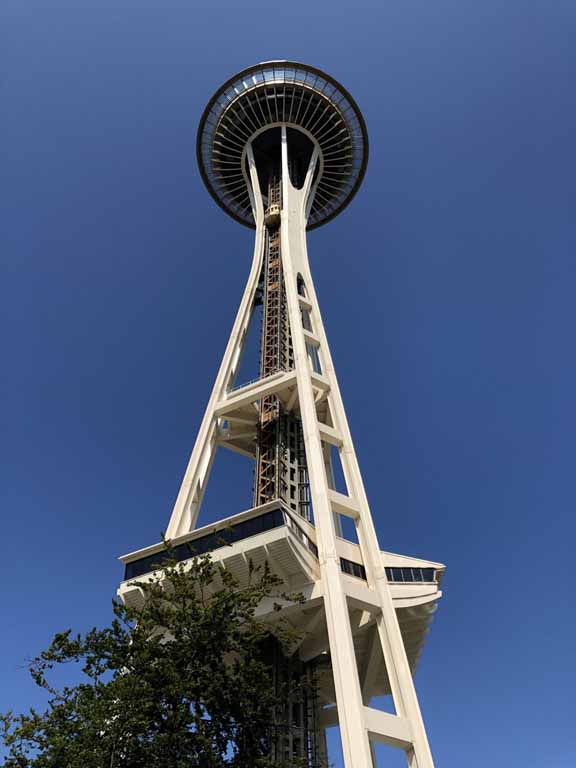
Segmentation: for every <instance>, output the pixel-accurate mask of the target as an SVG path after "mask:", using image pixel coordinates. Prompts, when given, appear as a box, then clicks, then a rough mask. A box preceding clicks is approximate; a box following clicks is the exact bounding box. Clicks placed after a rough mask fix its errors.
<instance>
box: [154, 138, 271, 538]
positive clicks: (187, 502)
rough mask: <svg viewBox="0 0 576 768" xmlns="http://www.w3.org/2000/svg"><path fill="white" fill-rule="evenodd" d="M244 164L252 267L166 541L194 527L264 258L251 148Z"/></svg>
mask: <svg viewBox="0 0 576 768" xmlns="http://www.w3.org/2000/svg"><path fill="white" fill-rule="evenodd" d="M247 155H248V163H249V168H250V179H251V182H252V187H253V190H254V194H253V196H252V204H253V206H254V218H255V220H256V242H255V244H254V256H253V258H252V267H251V269H250V275H249V277H248V282H247V283H246V288H245V290H244V295H243V296H242V300H241V302H240V307H239V309H238V313H237V315H236V320H235V321H234V326H233V327H232V333H231V334H230V339H229V340H228V344H227V346H226V351H225V352H224V357H223V358H222V363H221V364H220V370H219V371H218V375H217V376H216V381H215V383H214V387H213V389H212V394H211V395H210V400H209V401H208V405H207V407H206V411H205V413H204V418H203V419H202V424H201V425H200V429H199V431H198V436H197V438H196V443H195V444H194V448H193V450H192V454H191V456H190V461H189V462H188V467H187V468H186V472H185V474H184V479H183V480H182V484H181V486H180V491H179V493H178V497H177V499H176V503H175V505H174V509H173V511H172V516H171V517H170V522H169V524H168V528H167V530H166V537H167V538H168V539H173V538H176V537H177V536H181V535H182V534H185V533H188V532H189V531H191V530H193V529H194V528H195V527H196V521H197V519H198V514H199V511H200V505H201V502H202V497H203V494H204V489H205V488H206V484H207V482H208V477H209V474H210V469H211V467H212V462H213V460H214V454H215V451H216V448H217V442H216V435H215V431H216V417H215V408H216V405H217V404H218V403H219V402H220V401H221V400H222V399H223V398H224V396H225V394H226V391H227V389H228V388H229V387H230V385H231V383H232V382H233V381H234V377H235V375H236V373H237V372H238V367H239V364H240V360H241V357H242V348H243V346H244V342H245V340H246V333H247V331H248V326H249V324H250V319H251V316H252V307H253V304H254V296H255V293H256V288H257V287H258V280H259V278H260V271H261V269H262V259H263V255H264V233H265V232H264V209H263V205H262V195H261V194H260V187H259V183H258V174H257V172H256V164H255V162H254V156H253V154H252V149H251V147H250V146H249V147H248V152H247Z"/></svg>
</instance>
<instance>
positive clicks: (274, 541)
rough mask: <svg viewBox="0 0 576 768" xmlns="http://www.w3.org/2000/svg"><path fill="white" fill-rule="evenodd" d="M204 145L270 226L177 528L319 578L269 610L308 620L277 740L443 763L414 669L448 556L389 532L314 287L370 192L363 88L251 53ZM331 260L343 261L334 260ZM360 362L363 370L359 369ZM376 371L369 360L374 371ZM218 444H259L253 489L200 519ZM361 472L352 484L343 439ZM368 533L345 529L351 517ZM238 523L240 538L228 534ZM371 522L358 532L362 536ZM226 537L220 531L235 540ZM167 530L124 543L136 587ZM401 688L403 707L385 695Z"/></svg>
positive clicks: (259, 246)
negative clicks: (357, 90)
mask: <svg viewBox="0 0 576 768" xmlns="http://www.w3.org/2000/svg"><path fill="white" fill-rule="evenodd" d="M197 155H198V162H199V166H200V171H201V174H202V177H203V179H204V181H205V183H206V185H207V187H208V189H209V191H210V193H211V194H212V196H213V197H214V198H215V200H216V201H217V202H218V204H219V205H220V206H221V207H222V208H223V209H224V210H225V211H226V212H227V213H228V214H229V215H230V216H232V217H233V218H234V219H236V220H237V221H239V222H241V223H242V224H245V225H247V226H251V227H253V228H254V229H255V245H254V257H253V260H252V267H251V270H250V274H249V276H248V281H247V284H246V288H245V291H244V295H243V297H242V300H241V303H240V307H239V310H238V314H237V316H236V320H235V322H234V326H233V328H232V332H231V335H230V339H229V341H228V344H227V347H226V351H225V353H224V358H223V360H222V364H221V366H220V370H219V372H218V375H217V377H216V382H215V384H214V388H213V391H212V395H211V397H210V400H209V402H208V406H207V408H206V412H205V414H204V418H203V420H202V424H201V427H200V430H199V433H198V436H197V439H196V443H195V446H194V449H193V451H192V455H191V457H190V461H189V464H188V468H187V470H186V473H185V476H184V479H183V482H182V485H181V488H180V492H179V494H178V498H177V500H176V503H175V506H174V510H173V512H172V516H171V519H170V523H169V526H168V530H167V537H168V538H169V539H171V540H172V544H173V547H174V548H173V550H172V552H173V553H175V554H176V556H177V558H178V559H181V560H185V559H186V558H187V557H189V552H190V550H189V546H188V545H189V544H192V545H193V546H194V548H195V551H197V552H199V553H200V552H212V556H213V557H214V558H215V559H217V560H218V561H219V562H220V563H221V564H222V566H223V567H225V568H227V569H229V570H230V571H231V572H232V573H233V574H234V575H235V576H236V577H237V578H238V579H239V580H240V581H242V580H243V579H248V578H250V573H251V570H250V562H252V563H254V564H256V565H257V564H263V563H264V562H267V563H268V564H269V566H270V567H271V568H272V570H273V571H274V572H275V573H276V574H277V575H278V576H279V577H280V578H281V579H282V581H283V583H284V585H285V587H286V589H287V590H295V591H298V592H300V593H301V594H302V595H303V596H304V602H303V603H301V604H297V605H294V604H290V603H286V604H285V605H284V606H283V607H282V610H280V611H279V612H278V611H275V610H274V607H273V606H272V605H262V607H261V609H260V612H261V615H262V616H264V617H265V619H266V621H269V622H270V623H271V625H272V626H273V625H274V622H276V621H280V620H281V621H286V622H288V623H290V624H291V625H292V626H293V627H294V628H295V629H296V630H297V632H298V633H300V634H299V636H300V640H299V641H298V643H296V644H295V646H294V648H293V649H292V652H291V653H290V654H286V653H284V651H282V650H281V649H280V647H276V648H275V650H274V658H273V661H272V674H273V675H274V680H275V684H277V685H279V684H280V683H282V684H284V683H285V682H286V680H287V679H290V680H291V679H292V678H297V679H298V680H300V681H302V680H305V679H306V676H307V675H308V674H309V672H310V670H311V669H314V670H315V671H316V673H317V674H318V681H319V682H318V687H317V689H316V690H315V693H314V695H313V696H311V695H310V693H309V689H307V688H306V686H297V690H298V693H296V692H293V693H291V694H290V696H289V697H288V698H287V699H286V706H285V707H284V709H283V711H282V712H279V713H276V721H277V725H276V726H275V727H276V731H275V734H274V735H273V736H272V737H271V742H270V750H271V754H273V755H274V756H277V757H279V758H280V757H281V758H282V759H287V760H300V761H304V762H303V764H304V765H305V766H306V768H320V767H321V766H322V767H323V766H325V765H327V754H326V738H325V734H326V729H327V728H328V727H330V726H334V725H338V726H339V728H340V735H341V741H342V752H343V755H344V762H345V766H346V768H372V767H373V766H374V765H375V757H374V750H373V746H374V744H375V743H376V742H382V743H384V744H387V745H390V746H394V747H398V748H399V749H401V750H403V751H404V752H405V755H406V760H407V764H408V766H409V768H433V760H432V755H431V752H430V748H429V745H428V739H427V735H426V731H425V728H424V723H423V720H422V715H421V712H420V707H419V704H418V699H417V696H416V691H415V688H414V683H413V670H414V668H415V665H416V663H417V660H418V658H419V656H420V653H421V651H422V647H423V642H424V637H425V635H426V633H427V630H428V627H429V624H430V621H431V618H432V615H433V613H434V610H435V607H436V602H437V600H438V599H439V598H440V596H441V591H440V589H439V586H440V579H441V576H442V573H443V570H444V566H443V565H442V564H441V563H433V562H432V561H427V560H422V559H417V558H411V557H407V556H404V555H397V554H394V553H390V552H382V551H381V550H380V547H379V544H378V539H377V536H376V531H375V528H374V522H373V519H372V515H371V512H370V507H369V504H368V499H367V496H366V492H365V489H364V484H363V481H362V475H361V472H360V467H359V464H358V459H357V456H356V452H355V450H354V444H353V442H352V437H351V433H350V429H349V426H348V420H347V416H346V411H345V409H344V405H343V402H342V397H341V395H340V390H339V386H338V380H337V377H336V373H335V368H334V363H333V361H332V357H331V354H330V348H329V345H328V340H327V337H326V332H325V329H324V324H323V321H322V315H321V313H320V307H319V304H318V299H317V296H316V292H315V289H314V283H313V280H312V273H311V270H310V264H309V261H308V253H307V245H306V231H307V229H312V228H313V227H317V226H319V225H320V224H323V223H325V222H326V221H328V220H329V219H331V218H333V217H334V216H336V215H337V214H338V213H339V212H340V211H342V210H343V208H344V207H345V206H346V205H347V204H348V203H349V202H350V200H351V199H352V198H353V196H354V194H355V193H356V191H357V189H358V187H359V185H360V183H361V181H362V178H363V175H364V171H365V168H366V163H367V158H368V137H367V133H366V127H365V125H364V120H363V118H362V115H361V112H360V110H359V108H358V106H357V105H356V103H355V102H354V100H353V99H352V97H351V96H350V94H349V93H348V92H347V91H346V90H345V89H344V88H343V87H342V86H341V85H340V84H339V83H337V82H336V81H335V80H334V79H333V78H331V77H329V76H328V75H326V74H325V73H323V72H320V70H318V69H315V68H313V67H308V66H305V65H302V64H296V63H294V62H285V61H284V62H268V63H265V64H259V65H256V66H254V67H250V68H248V69H246V70H243V71H242V72H240V73H239V74H238V75H236V76H235V77H233V78H231V79H230V80H229V81H227V82H226V83H225V84H224V85H223V86H222V87H221V88H220V89H218V91H217V92H216V93H215V94H214V96H213V97H212V99H211V100H210V102H209V104H208V106H207V108H206V110H205V112H204V114H203V116H202V119H201V121H200V127H199V131H198V140H197ZM328 268H330V267H328ZM257 304H259V305H261V307H262V329H261V359H260V371H259V374H260V375H259V378H258V379H257V380H255V381H252V382H249V383H248V384H245V385H243V386H240V387H237V386H236V378H237V375H238V370H239V366H240V360H241V358H242V351H243V348H244V345H245V343H246V338H247V335H248V329H249V327H250V324H251V321H252V318H253V315H254V307H255V306H256V305H257ZM359 375H360V374H359ZM362 375H364V374H362ZM219 447H224V448H226V449H229V450H232V451H235V452H237V453H239V454H242V455H244V456H247V457H248V458H249V459H250V460H252V461H253V462H254V501H253V507H252V508H251V509H248V510H244V511H238V513H237V514H234V515H233V516H231V517H228V518H226V519H224V520H221V521H219V522H218V523H217V524H211V525H210V526H206V527H204V528H200V529H198V528H197V521H198V516H199V513H200V509H201V506H202V501H203V498H204V493H205V490H206V485H207V483H208V479H209V476H210V470H211V467H212V463H213V459H214V455H215V452H216V450H217V449H218V448H219ZM334 455H335V456H336V459H337V460H338V461H339V462H340V464H341V469H342V474H343V480H344V485H345V488H344V489H342V490H336V482H335V472H334V467H333V457H334ZM346 520H349V521H352V523H353V527H354V536H350V535H349V536H345V535H344V532H343V531H344V527H343V521H344V522H345V521H346ZM222 537H224V539H225V540H226V541H227V543H228V546H226V547H222V544H221V542H222ZM354 539H355V540H354ZM219 542H220V543H219ZM163 547H164V545H163V544H162V543H159V544H155V545H152V546H151V547H147V548H146V549H144V550H140V551H138V552H134V553H131V554H129V555H126V556H125V557H124V558H123V560H124V562H125V563H126V580H125V581H124V582H123V584H122V585H121V587H120V590H119V594H120V596H121V597H122V599H123V600H124V601H125V602H126V603H127V604H131V605H138V601H139V600H140V599H141V596H140V595H139V592H138V587H137V585H135V584H134V582H133V581H131V580H130V579H133V578H134V577H140V576H142V575H145V574H146V573H147V572H148V571H149V570H150V568H151V567H152V565H153V564H154V563H157V562H158V557H161V555H162V550H163ZM386 695H391V697H392V700H393V703H394V710H395V714H391V713H390V712H384V711H381V710H379V709H378V708H377V706H375V705H374V701H375V697H382V696H386Z"/></svg>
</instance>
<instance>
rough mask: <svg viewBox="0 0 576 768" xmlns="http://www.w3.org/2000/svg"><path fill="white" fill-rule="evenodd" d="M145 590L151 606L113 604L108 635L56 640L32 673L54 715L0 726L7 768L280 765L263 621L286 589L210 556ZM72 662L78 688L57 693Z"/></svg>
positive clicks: (172, 569) (152, 581)
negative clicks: (61, 670) (272, 743)
mask: <svg viewBox="0 0 576 768" xmlns="http://www.w3.org/2000/svg"><path fill="white" fill-rule="evenodd" d="M138 583H139V585H140V587H141V589H142V591H143V597H144V602H143V606H142V607H140V608H138V609H134V608H128V607H126V606H124V605H123V604H121V603H119V602H115V603H114V606H113V610H114V617H113V620H112V622H111V624H110V626H109V627H106V628H104V629H92V630H91V631H89V632H88V633H86V634H84V635H81V634H77V635H73V634H72V632H71V631H70V630H68V631H66V632H63V633H61V634H57V635H56V636H55V637H54V638H53V640H52V642H51V644H50V646H49V648H48V649H47V650H45V651H43V652H42V653H41V654H40V655H39V656H38V657H37V658H35V659H34V660H33V661H32V662H31V664H30V672H31V674H32V677H33V678H34V681H35V682H36V684H37V685H39V686H40V687H42V688H44V689H45V690H46V691H47V693H48V697H49V698H48V704H47V708H46V710H45V711H44V712H37V711H34V710H30V712H29V713H28V714H21V715H14V714H13V713H8V714H6V715H3V716H1V718H0V721H1V723H2V726H3V739H4V743H5V747H6V752H7V756H6V757H5V758H4V763H3V765H4V768H120V767H122V768H140V766H141V767H142V768H195V767H196V766H198V768H199V767H200V766H201V767H202V768H272V766H276V767H277V766H279V765H280V764H279V763H274V762H272V761H271V759H270V758H269V757H267V754H268V753H269V738H270V734H271V728H272V726H273V721H274V716H275V715H274V713H275V712H277V711H278V703H279V702H278V691H275V690H274V688H273V685H272V676H271V674H270V668H269V666H268V663H267V661H266V656H265V654H264V653H263V651H262V649H263V647H264V646H265V645H266V641H267V639H269V637H270V630H269V629H268V628H267V626H265V625H264V624H262V623H261V622H260V621H259V620H258V619H257V618H256V615H255V611H256V608H257V607H258V605H259V604H260V603H261V601H262V600H263V599H265V598H271V597H272V598H275V597H277V596H278V595H279V592H278V590H279V587H280V582H279V581H278V579H277V578H276V577H275V576H274V575H272V574H271V573H270V571H269V570H268V569H267V568H263V569H261V570H258V569H252V568H251V578H250V580H249V582H248V584H244V585H240V584H239V583H238V582H237V581H236V580H235V579H234V578H233V577H232V576H231V575H230V573H229V572H227V571H225V570H223V569H221V568H219V567H218V566H216V565H215V564H214V563H213V562H212V561H211V560H210V558H209V556H203V557H196V558H193V560H192V561H189V563H188V565H187V567H186V568H184V566H183V565H182V564H178V565H177V564H171V565H169V566H168V567H165V568H164V571H163V572H162V574H161V576H160V575H158V576H153V577H149V578H148V579H147V580H144V581H139V582H138ZM284 597H286V596H284ZM291 599H297V598H294V597H293V596H291ZM275 635H276V636H277V635H278V630H277V629H275ZM282 640H283V642H286V641H288V640H289V638H287V637H286V636H284V637H282ZM69 662H75V663H76V665H75V669H77V670H78V671H80V670H81V673H82V674H81V679H80V681H78V680H76V681H75V682H74V683H73V684H70V685H66V686H64V687H62V688H56V687H54V686H53V685H52V683H51V682H50V678H51V675H50V673H51V671H52V670H54V668H55V667H60V666H61V665H63V664H66V663H69ZM290 765H294V766H295V765H296V763H291V764H290Z"/></svg>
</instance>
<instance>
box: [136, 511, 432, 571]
mask: <svg viewBox="0 0 576 768" xmlns="http://www.w3.org/2000/svg"><path fill="white" fill-rule="evenodd" d="M283 525H288V527H289V528H290V530H291V531H292V532H293V533H294V534H295V535H296V536H297V538H298V539H299V540H300V541H301V542H302V543H303V544H304V546H306V547H307V549H309V550H310V552H312V554H313V555H314V556H315V557H318V547H317V546H316V544H314V542H313V541H312V539H310V537H309V536H307V535H306V534H305V533H304V531H303V530H302V528H300V526H299V525H298V524H297V523H296V521H295V520H293V518H292V517H291V516H290V515H287V514H285V513H284V512H283V511H282V510H281V509H274V510H272V511H271V512H265V513H264V514H263V515H258V517H252V518H250V519H249V520H244V521H243V522H241V523H236V525H230V526H229V527H228V528H222V529H221V530H219V531H215V532H214V533H209V534H207V535H206V536H201V537H200V538H198V539H193V540H192V541H190V542H186V543H184V544H179V545H178V546H176V547H174V548H173V549H172V550H170V551H169V552H168V551H166V550H163V551H162V552H155V553H154V554H153V555H147V556H146V557H141V558H140V559H139V560H134V561H132V562H131V563H127V564H126V570H125V575H124V579H125V580H129V579H134V578H136V577H138V576H143V575H144V574H145V573H150V572H151V571H153V570H155V569H156V568H161V567H162V565H163V564H166V562H168V561H169V560H176V562H181V561H182V560H188V559H189V558H191V557H194V556H195V555H203V554H205V553H206V552H212V551H213V550H215V549H219V548H220V547H224V546H227V545H230V544H234V543H235V542H237V541H242V540H243V539H248V538H249V537H251V536H257V535H258V534H260V533H264V532H265V531H270V530H272V529H273V528H280V527H282V526H283ZM340 567H341V569H342V571H343V572H344V573H347V574H349V575H350V576H356V577H357V578H359V579H363V580H364V581H366V569H365V568H364V566H363V565H362V564H361V563H355V562H353V561H352V560H347V559H346V558H344V557H341V558H340ZM435 576H436V572H435V570H434V568H386V577H387V578H388V581H390V582H393V583H404V584H405V583H414V582H426V583H430V582H434V581H435Z"/></svg>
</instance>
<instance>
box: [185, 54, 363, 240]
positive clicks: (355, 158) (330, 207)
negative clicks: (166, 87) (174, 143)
mask: <svg viewBox="0 0 576 768" xmlns="http://www.w3.org/2000/svg"><path fill="white" fill-rule="evenodd" d="M282 124H284V125H287V126H290V127H292V128H296V129H299V130H301V131H302V132H304V133H306V134H307V135H308V136H309V137H312V138H313V139H314V140H315V141H316V142H317V144H318V146H319V149H320V165H319V168H320V171H319V175H318V177H317V181H316V191H315V196H314V201H313V204H312V208H311V210H310V215H309V217H308V228H309V229H313V228H314V227H318V226H320V225H321V224H324V223H325V222H327V221H329V220H330V219H332V218H334V216H336V215H337V214H338V213H340V211H341V210H342V209H343V208H344V207H345V206H346V205H348V203H349V202H350V200H351V199H352V198H353V197H354V195H355V193H356V190H357V189H358V187H359V186H360V184H361V182H362V178H363V177H364V172H365V170H366V164H367V161H368V134H367V132H366V125H365V123H364V119H363V117H362V114H361V112H360V110H359V109H358V106H357V104H356V102H355V101H354V99H353V98H352V96H350V94H349V93H348V91H346V89H345V88H343V87H342V86H341V85H340V84H339V83H337V82H336V80H334V79H333V78H332V77H330V76H329V75H326V74H325V73H324V72H321V71H320V70H319V69H315V68H314V67H309V66H307V65H303V64H297V63H295V62H291V61H271V62H266V63H264V64H257V65H255V66H253V67H249V68H248V69H245V70H243V71H242V72H239V73H238V74H237V75H235V76H234V77H232V78H230V80H228V81H227V82H226V83H224V85H223V86H222V87H221V88H220V89H219V90H218V91H216V93H215V94H214V96H213V97H212V98H211V99H210V102H209V103H208V106H207V107H206V109H205V110H204V113H203V115H202V118H201V120H200V126H199V128H198V138H197V142H196V153H197V158H198V165H199V167H200V173H201V174H202V178H203V179H204V183H205V184H206V186H207V187H208V190H209V192H210V194H211V195H212V197H213V198H214V199H215V200H216V202H217V203H218V204H219V205H220V206H221V207H222V208H223V209H224V210H225V211H226V213H228V214H230V216H232V217H233V218H234V219H236V220H237V221H239V222H240V223H241V224H245V225H246V226H248V227H254V226H255V224H254V217H253V215H252V206H251V204H250V196H249V193H248V189H247V186H246V175H245V167H246V165H245V163H246V159H245V150H246V146H247V145H248V143H249V142H250V141H251V139H252V138H254V137H255V136H256V135H257V134H259V133H262V131H265V130H266V129H267V128H269V127H273V126H278V125H282Z"/></svg>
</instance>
